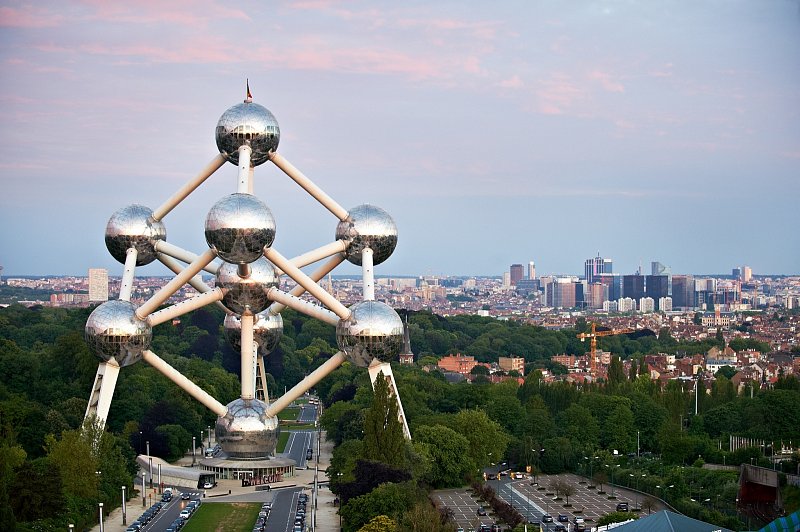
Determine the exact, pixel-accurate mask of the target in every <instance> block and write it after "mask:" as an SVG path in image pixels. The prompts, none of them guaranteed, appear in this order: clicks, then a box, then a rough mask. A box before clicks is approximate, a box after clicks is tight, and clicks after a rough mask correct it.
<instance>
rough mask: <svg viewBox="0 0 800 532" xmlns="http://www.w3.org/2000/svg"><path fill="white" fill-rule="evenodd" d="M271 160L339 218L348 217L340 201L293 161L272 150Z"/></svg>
mask: <svg viewBox="0 0 800 532" xmlns="http://www.w3.org/2000/svg"><path fill="white" fill-rule="evenodd" d="M270 161H272V162H273V163H274V164H275V166H277V167H278V168H280V169H281V170H283V172H284V173H285V174H286V175H288V176H289V177H291V178H292V179H293V180H294V182H295V183H297V184H298V185H300V186H301V187H303V189H304V190H305V191H306V192H308V193H309V194H310V195H311V196H312V197H313V198H314V199H315V200H317V201H318V202H320V203H321V204H322V206H323V207H325V208H326V209H328V210H329V211H331V212H332V213H333V215H334V216H336V217H337V218H339V219H340V220H342V221H344V220H346V219H347V216H348V213H347V211H346V210H345V209H344V208H343V207H342V206H341V205H339V204H338V203H336V202H335V201H334V200H333V198H331V197H330V196H328V195H327V194H326V193H325V191H323V190H322V189H321V188H319V187H318V186H317V185H315V184H314V183H313V182H312V181H311V180H310V179H309V178H307V177H306V176H305V175H303V172H301V171H300V170H298V169H297V168H295V167H294V166H293V165H292V163H290V162H289V161H287V160H286V159H284V157H283V156H282V155H281V154H279V153H278V152H272V154H271V155H270Z"/></svg>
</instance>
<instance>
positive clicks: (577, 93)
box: [536, 72, 586, 115]
mask: <svg viewBox="0 0 800 532" xmlns="http://www.w3.org/2000/svg"><path fill="white" fill-rule="evenodd" d="M585 96H586V95H585V92H584V90H583V89H581V88H579V87H577V86H576V85H575V84H574V83H573V82H572V81H571V80H570V78H569V76H567V75H566V74H563V73H560V72H557V73H555V74H553V75H551V76H550V79H547V80H544V81H541V82H539V88H538V89H537V90H536V97H537V99H538V110H539V112H541V113H544V114H550V115H553V114H562V113H564V111H565V110H567V109H569V108H571V107H572V106H573V105H574V104H575V103H576V102H577V101H579V100H582V99H584V98H585Z"/></svg>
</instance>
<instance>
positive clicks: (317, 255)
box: [277, 240, 347, 281]
mask: <svg viewBox="0 0 800 532" xmlns="http://www.w3.org/2000/svg"><path fill="white" fill-rule="evenodd" d="M345 250H347V241H345V240H337V241H336V242H331V243H330V244H325V245H324V246H320V247H318V248H317V249H312V250H311V251H307V252H305V253H303V254H302V255H298V256H297V257H294V258H292V259H291V261H292V264H294V265H295V266H297V267H298V268H303V267H304V266H308V265H309V264H314V263H315V262H317V261H320V260H322V259H327V258H328V257H332V256H333V255H336V254H337V253H343V252H344V251H345ZM277 273H278V275H281V274H282V273H283V272H282V271H278V272H277ZM316 280H317V281H319V279H316Z"/></svg>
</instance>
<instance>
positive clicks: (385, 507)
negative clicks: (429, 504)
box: [339, 481, 421, 532]
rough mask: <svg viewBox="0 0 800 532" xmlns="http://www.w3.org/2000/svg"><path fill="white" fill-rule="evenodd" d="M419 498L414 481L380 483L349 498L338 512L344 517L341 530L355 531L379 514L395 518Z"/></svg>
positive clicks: (346, 531)
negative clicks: (363, 492)
mask: <svg viewBox="0 0 800 532" xmlns="http://www.w3.org/2000/svg"><path fill="white" fill-rule="evenodd" d="M420 498H421V494H420V493H419V492H418V490H417V487H416V485H415V484H414V482H413V481H412V482H403V483H401V484H393V483H386V484H381V485H380V486H378V487H377V488H375V489H374V490H372V491H371V492H369V493H367V494H366V495H361V496H359V497H355V498H353V499H350V500H349V501H348V502H347V504H345V505H344V506H342V507H341V509H340V510H339V512H340V513H341V515H342V518H343V519H344V526H343V530H345V532H348V531H357V530H358V529H359V528H361V527H362V526H364V525H366V524H367V523H368V522H369V521H370V520H371V519H372V518H374V517H377V516H379V515H385V516H388V517H389V518H390V519H393V520H396V519H398V518H399V517H400V516H401V515H403V513H404V512H406V511H407V510H408V509H409V508H411V507H412V506H413V505H414V503H416V502H417V501H418V500H419V499H420Z"/></svg>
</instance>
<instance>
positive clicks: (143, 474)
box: [142, 471, 147, 508]
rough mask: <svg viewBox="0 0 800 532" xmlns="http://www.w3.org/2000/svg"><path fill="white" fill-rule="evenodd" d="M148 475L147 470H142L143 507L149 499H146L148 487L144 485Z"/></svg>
mask: <svg viewBox="0 0 800 532" xmlns="http://www.w3.org/2000/svg"><path fill="white" fill-rule="evenodd" d="M146 476H147V472H146V471H142V508H144V507H145V506H146V505H147V501H146V499H147V489H146V488H145V486H144V482H145V477H146Z"/></svg>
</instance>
